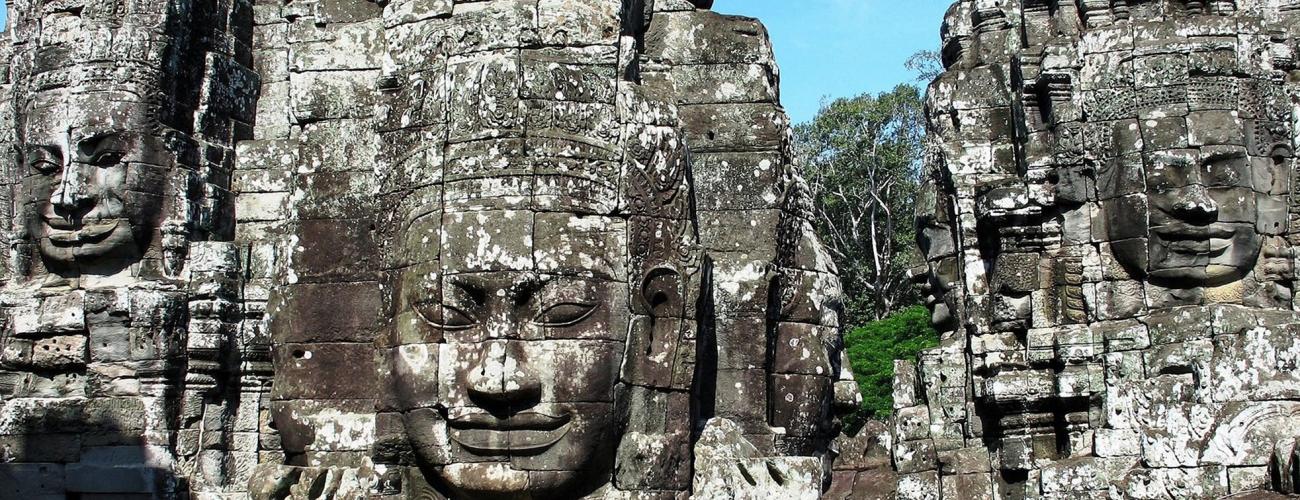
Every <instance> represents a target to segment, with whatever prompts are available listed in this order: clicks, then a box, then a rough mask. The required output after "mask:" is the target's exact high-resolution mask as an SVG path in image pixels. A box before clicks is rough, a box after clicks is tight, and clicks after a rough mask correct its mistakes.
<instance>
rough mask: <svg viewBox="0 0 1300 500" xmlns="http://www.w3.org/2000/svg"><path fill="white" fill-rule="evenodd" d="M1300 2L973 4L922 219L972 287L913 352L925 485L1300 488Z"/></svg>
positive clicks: (932, 92) (905, 467)
mask: <svg viewBox="0 0 1300 500" xmlns="http://www.w3.org/2000/svg"><path fill="white" fill-rule="evenodd" d="M1293 17H1294V12H1293V9H1290V8H1288V7H1279V6H1278V5H1274V4H1265V3H1253V2H1219V3H1177V2H1175V3H1160V2H1155V3H1150V2H1146V3H1121V4H1114V3H1102V4H1096V5H1094V4H1091V3H1087V2H1084V3H1081V4H1077V5H1076V4H1068V5H1067V4H1065V3H1061V4H1042V3H1039V4H1032V5H1031V4H1030V3H1027V2H1024V3H1017V2H1010V3H990V2H957V3H956V4H954V6H953V7H952V8H951V9H949V11H948V14H947V17H946V19H945V23H944V27H943V30H942V37H943V50H942V54H943V58H944V65H945V67H946V68H947V70H946V71H945V73H943V74H942V75H940V76H939V77H938V78H937V79H936V80H935V81H934V82H933V83H932V84H931V86H930V89H929V94H928V102H927V110H928V113H929V117H930V120H929V139H930V142H931V147H932V149H933V151H935V153H936V154H934V155H933V156H932V157H931V158H930V159H929V161H927V165H928V169H929V171H930V176H931V178H930V181H929V182H930V185H929V189H930V190H933V192H935V193H936V196H935V197H934V199H932V200H928V201H926V202H925V203H923V204H922V207H921V208H920V209H918V214H919V215H918V224H919V229H920V234H921V236H922V238H921V247H922V250H923V251H924V253H925V255H926V257H927V260H928V263H929V266H928V268H927V269H926V270H927V271H928V280H929V281H931V282H937V283H948V282H951V283H954V284H955V286H954V287H952V288H951V289H947V290H945V291H946V293H945V294H941V295H936V299H938V298H939V297H946V298H947V300H935V301H934V303H935V304H936V306H935V307H934V309H935V322H936V325H937V326H939V327H940V330H941V331H942V332H944V333H943V337H944V338H943V341H942V343H941V346H940V347H939V348H936V349H935V350H932V351H930V352H926V353H924V354H922V356H921V358H920V359H919V360H918V363H917V364H916V365H912V364H902V365H900V367H899V372H900V374H899V378H898V380H897V381H896V384H895V385H896V395H895V398H896V406H897V415H896V417H895V418H894V421H893V424H894V431H893V433H892V437H893V438H894V440H895V441H894V443H893V446H892V450H891V451H892V456H893V458H894V467H893V468H894V470H895V472H896V473H897V474H898V480H897V491H898V492H899V494H900V496H903V497H909V498H913V497H914V498H920V497H927V496H928V495H935V494H939V495H945V496H946V495H948V494H949V493H950V492H955V491H961V492H962V493H961V494H962V495H965V496H971V497H974V498H993V497H995V496H1003V495H1012V496H1025V497H1035V498H1039V497H1061V496H1064V497H1074V496H1085V495H1098V494H1104V495H1109V496H1112V497H1117V498H1216V497H1222V496H1227V495H1229V494H1236V493H1242V492H1247V491H1252V490H1275V491H1281V492H1284V493H1290V492H1294V491H1295V490H1294V485H1293V482H1292V481H1291V480H1290V479H1287V478H1289V477H1291V476H1292V475H1294V474H1295V471H1296V469H1295V466H1294V463H1295V462H1294V460H1293V459H1291V458H1288V457H1292V456H1293V455H1294V445H1293V444H1292V443H1294V440H1295V435H1296V430H1295V429H1297V428H1300V427H1297V424H1298V423H1300V422H1297V421H1296V419H1295V416H1294V414H1293V413H1291V412H1290V410H1289V408H1291V407H1292V406H1294V405H1295V404H1296V397H1297V394H1295V391H1294V388H1295V387H1296V385H1295V384H1296V382H1297V380H1295V378H1294V376H1293V375H1292V374H1289V373H1288V372H1289V371H1291V370H1290V368H1289V366H1290V361H1286V360H1290V359H1292V358H1294V357H1295V356H1296V353H1297V352H1298V351H1297V350H1296V349H1297V347H1298V346H1297V343H1296V342H1295V340H1294V336H1293V335H1291V334H1290V333H1286V332H1290V331H1292V330H1293V328H1294V326H1293V325H1294V324H1295V323H1296V322H1297V317H1296V315H1295V313H1294V312H1293V311H1294V300H1293V297H1294V290H1295V283H1294V279H1295V278H1294V271H1293V268H1294V248H1295V244H1296V240H1295V234H1294V231H1293V223H1292V219H1293V216H1292V215H1291V214H1292V213H1293V212H1294V207H1292V205H1293V204H1294V202H1293V199H1292V195H1291V192H1290V189H1291V188H1290V186H1291V183H1292V179H1293V178H1294V171H1295V160H1294V145H1295V140H1296V135H1295V128H1294V124H1295V120H1296V118H1295V111H1294V109H1295V104H1294V103H1295V102H1296V99H1297V97H1296V95H1297V89H1296V88H1295V87H1294V85H1293V84H1292V83H1291V82H1292V81H1293V80H1294V72H1295V70H1296V67H1295V62H1294V55H1293V54H1294V53H1295V50H1296V42H1295V38H1294V35H1295V33H1294V26H1295V19H1293ZM948 214H951V215H948ZM945 216H947V217H946V218H947V220H949V221H951V224H950V225H949V226H948V227H944V224H942V223H941V222H939V221H942V220H944V219H945ZM949 242H951V244H950V243H949ZM948 262H952V263H954V264H955V265H954V267H953V268H949V267H948V266H947V263H948ZM934 289H935V290H944V287H941V286H940V287H934ZM954 306H955V312H956V314H954V315H952V317H953V318H954V319H955V321H953V322H949V321H946V320H947V319H948V315H947V314H945V309H947V308H948V307H954ZM950 324H953V325H955V326H956V328H955V329H950V328H948V327H947V325H950ZM1246 346H1249V347H1246ZM1247 381H1250V382H1247ZM1284 387H1286V388H1285V389H1284ZM1228 442H1232V443H1234V444H1232V445H1228V444H1227V443H1228ZM1229 450H1230V451H1229Z"/></svg>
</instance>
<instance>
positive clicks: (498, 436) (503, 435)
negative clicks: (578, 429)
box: [447, 412, 571, 455]
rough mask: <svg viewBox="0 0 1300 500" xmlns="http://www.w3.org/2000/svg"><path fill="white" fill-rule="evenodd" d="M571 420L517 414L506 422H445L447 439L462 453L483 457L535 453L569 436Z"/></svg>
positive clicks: (484, 418) (477, 417)
mask: <svg viewBox="0 0 1300 500" xmlns="http://www.w3.org/2000/svg"><path fill="white" fill-rule="evenodd" d="M570 420H571V417H570V416H568V415H565V416H561V417H552V416H549V415H543V414H540V413H532V412H528V413H518V414H515V415H511V416H509V417H507V418H497V417H494V416H492V415H486V414H474V415H466V416H462V417H457V418H454V419H451V420H449V421H448V422H447V426H448V427H449V428H450V430H451V432H450V434H451V439H452V440H453V441H456V442H457V443H460V445H461V446H464V447H465V449H467V450H469V451H471V452H474V453H479V454H484V455H511V454H513V455H519V454H528V453H539V452H541V451H545V450H546V449H547V448H550V447H551V446H553V445H555V443H557V442H559V441H560V439H562V438H563V437H564V436H565V435H566V434H568V432H569V427H570V426H569V423H570Z"/></svg>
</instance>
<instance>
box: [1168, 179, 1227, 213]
mask: <svg viewBox="0 0 1300 500" xmlns="http://www.w3.org/2000/svg"><path fill="white" fill-rule="evenodd" d="M1174 210H1176V211H1178V212H1180V213H1184V214H1191V215H1215V214H1217V213H1219V204H1218V203H1216V202H1215V201H1214V198H1211V197H1210V194H1209V192H1207V191H1206V190H1205V188H1204V187H1202V186H1190V187H1188V188H1187V189H1186V190H1185V191H1184V192H1183V197H1182V198H1181V199H1179V200H1178V201H1176V202H1174Z"/></svg>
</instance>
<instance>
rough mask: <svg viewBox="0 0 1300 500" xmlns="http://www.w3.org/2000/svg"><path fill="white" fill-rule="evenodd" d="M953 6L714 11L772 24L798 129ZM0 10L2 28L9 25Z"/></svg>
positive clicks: (908, 49)
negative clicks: (827, 101)
mask: <svg viewBox="0 0 1300 500" xmlns="http://www.w3.org/2000/svg"><path fill="white" fill-rule="evenodd" d="M949 3H950V0H716V1H715V2H714V5H713V10H715V11H717V12H721V13H724V14H740V15H745V16H751V17H757V18H759V19H761V20H762V21H763V24H766V25H767V29H768V32H769V33H770V34H771V36H772V44H773V45H774V46H775V47H776V59H777V63H779V64H780V65H781V100H782V102H783V103H784V104H785V107H786V110H787V111H788V112H789V113H790V117H791V118H792V119H793V120H794V121H795V122H802V121H807V120H809V119H811V118H812V117H813V116H814V115H816V114H817V110H818V108H820V107H821V102H822V99H823V98H831V99H834V98H836V97H851V96H855V95H858V94H861V93H863V92H872V93H875V92H882V91H886V90H889V89H891V88H893V87H894V85H897V84H898V83H900V82H906V81H912V79H913V77H914V75H913V74H912V73H910V72H908V71H907V70H906V69H905V68H903V62H904V61H906V60H907V58H908V56H910V55H912V54H913V53H915V52H916V51H918V50H922V49H935V48H938V46H939V23H940V22H942V21H943V11H944V10H947V8H948V4H949ZM4 17H5V13H4V9H0V23H3V22H4Z"/></svg>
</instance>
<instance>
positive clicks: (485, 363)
mask: <svg viewBox="0 0 1300 500" xmlns="http://www.w3.org/2000/svg"><path fill="white" fill-rule="evenodd" d="M519 347H520V346H518V345H509V346H508V345H506V344H505V343H504V342H494V343H493V345H491V346H489V347H488V348H487V352H485V353H484V354H485V356H484V357H483V359H482V360H481V361H479V362H478V364H477V366H474V367H473V369H472V370H470V372H469V380H468V381H467V382H469V383H468V386H467V388H466V392H467V393H468V395H469V398H470V401H472V402H473V403H474V404H475V405H477V406H479V407H480V408H483V409H485V410H488V411H489V412H493V413H512V412H518V411H521V410H524V409H527V408H531V407H533V406H535V405H537V403H538V402H540V401H541V396H542V386H541V382H540V381H539V379H538V378H537V376H536V374H534V373H532V371H531V370H529V369H528V368H527V367H526V366H524V365H523V364H521V363H520V359H521V357H520V356H518V355H517V354H512V353H510V351H513V350H517V349H518V348H519Z"/></svg>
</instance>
